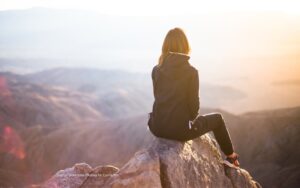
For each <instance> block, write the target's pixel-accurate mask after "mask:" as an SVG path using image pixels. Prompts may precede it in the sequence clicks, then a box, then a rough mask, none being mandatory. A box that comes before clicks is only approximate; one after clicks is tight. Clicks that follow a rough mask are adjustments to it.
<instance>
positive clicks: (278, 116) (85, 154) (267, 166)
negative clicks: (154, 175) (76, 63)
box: [0, 68, 300, 187]
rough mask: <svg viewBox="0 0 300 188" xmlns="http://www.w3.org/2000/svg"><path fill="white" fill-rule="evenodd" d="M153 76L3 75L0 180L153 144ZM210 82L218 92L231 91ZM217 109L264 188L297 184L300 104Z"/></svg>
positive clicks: (13, 182) (115, 160) (112, 157)
mask: <svg viewBox="0 0 300 188" xmlns="http://www.w3.org/2000/svg"><path fill="white" fill-rule="evenodd" d="M148 76H149V75H148ZM148 76H147V75H143V74H136V73H128V72H122V71H106V70H92V69H65V68H58V69H53V70H48V71H44V72H40V73H34V74H28V75H16V74H12V73H8V72H7V73H1V74H0V91H1V92H0V101H1V102H0V135H1V139H0V166H1V169H0V185H3V186H15V187H20V186H23V185H25V184H30V183H37V182H41V181H43V180H45V179H47V178H49V176H51V175H52V174H53V173H54V172H56V171H57V170H59V169H63V168H66V167H68V166H72V165H73V164H74V163H76V162H87V163H89V164H91V165H99V164H113V165H115V166H118V167H121V166H122V165H123V164H124V163H125V162H126V161H128V159H129V158H130V157H131V156H132V155H133V153H134V152H135V151H137V150H139V149H141V148H144V147H146V146H147V145H148V144H149V143H150V141H151V133H150V132H149V130H147V112H148V111H149V110H151V104H152V100H153V98H151V97H152V93H151V92H152V91H151V82H150V81H149V77H148ZM135 78H136V79H135ZM147 79H148V81H147ZM209 87H211V88H212V89H213V92H214V93H215V95H225V93H226V92H222V91H228V90H226V89H225V90H223V89H224V88H222V87H221V88H214V87H213V86H208V88H209ZM218 90H220V92H221V93H217V92H216V91H218ZM229 91H231V90H230V89H229ZM229 93H230V92H229ZM219 98H221V97H219ZM212 111H219V112H221V113H222V114H223V115H224V118H225V121H226V123H227V125H228V128H229V131H230V132H231V133H232V134H231V135H232V140H233V143H234V145H235V147H236V150H237V152H238V153H239V154H240V156H241V160H240V161H241V164H242V165H243V166H244V167H245V168H246V169H247V170H249V172H250V173H251V174H252V175H253V176H254V178H255V179H256V180H258V181H259V182H260V183H262V185H263V187H297V186H299V185H300V184H299V181H298V177H299V173H300V166H299V157H300V153H299V150H298V149H297V148H299V143H300V142H299V141H300V140H299V136H298V135H299V133H300V126H299V123H300V107H297V108H287V109H278V110H270V111H258V112H251V113H250V112H249V113H245V114H242V115H233V114H230V113H227V112H225V111H222V110H219V109H207V108H206V109H205V108H201V113H208V112H212ZM3 138H5V139H3Z"/></svg>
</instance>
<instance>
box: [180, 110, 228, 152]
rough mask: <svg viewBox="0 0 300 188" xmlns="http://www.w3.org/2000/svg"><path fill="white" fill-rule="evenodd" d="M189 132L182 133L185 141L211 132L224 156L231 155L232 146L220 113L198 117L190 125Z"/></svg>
mask: <svg viewBox="0 0 300 188" xmlns="http://www.w3.org/2000/svg"><path fill="white" fill-rule="evenodd" d="M189 130H190V131H188V132H186V133H184V134H185V135H184V137H185V140H191V139H194V138H196V137H199V136H201V135H203V134H205V133H207V132H209V131H213V133H214V135H215V138H216V140H217V142H218V144H219V145H220V148H221V150H222V151H223V152H224V154H225V155H230V154H232V153H233V151H234V149H233V145H232V142H231V138H230V135H229V132H228V130H227V128H226V125H225V121H224V119H223V117H222V115H221V114H220V113H210V114H204V115H198V116H197V117H196V118H195V119H194V121H193V122H191V123H190V129H189Z"/></svg>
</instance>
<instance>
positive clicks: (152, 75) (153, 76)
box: [151, 66, 156, 96]
mask: <svg viewBox="0 0 300 188" xmlns="http://www.w3.org/2000/svg"><path fill="white" fill-rule="evenodd" d="M155 71H156V66H154V67H153V69H152V72H151V77H152V86H153V95H154V96H155V82H156V77H155Z"/></svg>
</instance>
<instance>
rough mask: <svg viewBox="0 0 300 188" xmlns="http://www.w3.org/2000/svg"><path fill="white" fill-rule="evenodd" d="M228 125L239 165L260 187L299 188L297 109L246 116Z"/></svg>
mask: <svg viewBox="0 0 300 188" xmlns="http://www.w3.org/2000/svg"><path fill="white" fill-rule="evenodd" d="M227 119H228V120H229V118H227ZM229 121H230V123H229V125H230V131H231V133H232V137H233V141H234V143H236V149H237V151H238V152H239V153H240V154H241V156H242V158H241V163H242V164H244V165H245V168H246V169H248V170H249V172H250V173H251V174H254V175H255V178H256V179H257V180H258V181H259V182H260V183H261V184H262V185H263V186H264V187H299V185H300V182H299V177H300V163H299V159H300V150H299V149H298V148H299V143H300V137H299V135H300V107H294V108H286V109H277V110H269V111H257V112H249V113H245V114H243V115H241V116H239V117H238V118H237V119H236V120H229ZM245 146H247V147H245ZM270 174H272V175H271V176H270Z"/></svg>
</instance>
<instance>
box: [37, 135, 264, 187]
mask: <svg viewBox="0 0 300 188" xmlns="http://www.w3.org/2000/svg"><path fill="white" fill-rule="evenodd" d="M39 187H43V188H52V187H57V188H59V187H70V188H79V187H80V188H85V187H86V188H87V187H113V188H121V187H130V188H140V187H145V188H147V187H149V188H156V187H157V188H160V187H164V188H177V187H178V188H182V187H186V188H194V187H195V188H196V187H234V188H239V187H241V188H260V187H261V186H260V185H259V184H258V183H257V182H256V181H254V180H253V179H252V177H251V176H250V174H249V173H248V172H247V171H246V170H244V169H241V168H231V167H228V166H224V164H223V163H222V157H221V154H220V152H219V150H218V148H217V147H216V141H215V140H214V139H212V138H211V137H210V135H209V134H206V135H203V136H201V137H199V138H196V139H194V140H190V141H188V142H185V143H183V142H177V141H172V140H167V139H163V138H155V139H154V141H153V143H152V144H151V145H150V146H149V147H148V148H147V149H143V150H140V151H138V152H136V153H135V154H134V156H133V157H132V158H131V159H130V160H129V161H128V162H127V163H126V164H125V165H124V166H123V167H122V168H121V169H117V168H116V167H113V166H109V165H108V166H98V167H96V168H94V169H93V168H92V167H90V166H89V165H88V164H85V163H79V164H75V165H74V166H73V167H72V168H68V169H65V170H60V171H58V172H57V173H56V174H55V175H54V176H53V177H52V178H50V179H49V180H48V181H46V182H44V183H43V184H42V185H41V186H39Z"/></svg>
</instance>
